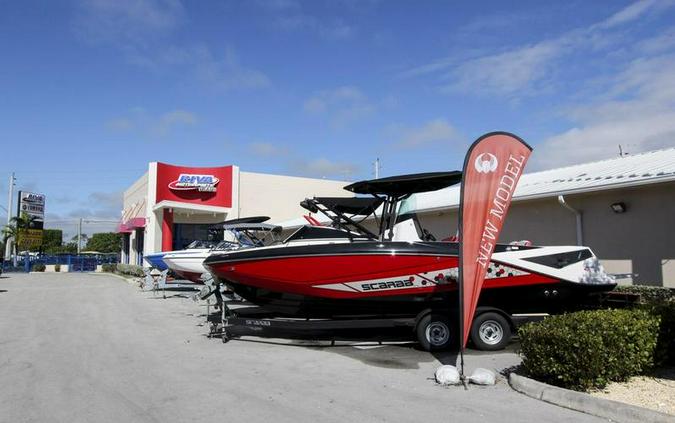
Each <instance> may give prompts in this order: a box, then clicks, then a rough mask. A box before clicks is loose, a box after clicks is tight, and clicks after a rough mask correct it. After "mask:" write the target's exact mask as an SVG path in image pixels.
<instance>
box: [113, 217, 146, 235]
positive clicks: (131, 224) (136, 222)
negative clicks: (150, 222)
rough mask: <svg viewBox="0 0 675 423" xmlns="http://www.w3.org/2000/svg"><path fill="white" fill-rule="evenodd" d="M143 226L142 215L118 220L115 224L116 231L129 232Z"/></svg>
mask: <svg viewBox="0 0 675 423" xmlns="http://www.w3.org/2000/svg"><path fill="white" fill-rule="evenodd" d="M137 228H145V218H144V217H132V218H131V219H129V220H127V221H126V222H120V224H119V225H118V226H117V232H119V233H131V232H133V231H134V229H137Z"/></svg>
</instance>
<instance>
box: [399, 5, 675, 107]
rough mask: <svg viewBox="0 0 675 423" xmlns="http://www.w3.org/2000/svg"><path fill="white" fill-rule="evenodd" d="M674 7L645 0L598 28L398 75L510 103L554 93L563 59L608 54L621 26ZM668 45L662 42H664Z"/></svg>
mask: <svg viewBox="0 0 675 423" xmlns="http://www.w3.org/2000/svg"><path fill="white" fill-rule="evenodd" d="M674 4H675V2H674V1H672V0H668V1H656V0H644V1H641V2H638V3H634V4H631V5H629V6H627V7H625V8H624V9H622V10H620V11H618V12H617V13H615V14H613V15H612V16H610V17H609V18H607V19H605V20H603V21H600V22H598V23H596V24H593V25H590V26H588V27H584V28H576V29H573V30H571V31H568V32H565V33H563V34H561V35H559V36H558V37H555V38H550V39H546V40H543V41H540V42H536V43H532V44H528V45H520V46H516V47H514V48H511V49H509V50H503V51H498V52H493V53H490V54H483V55H479V56H477V57H473V58H469V59H464V60H461V61H460V60H459V58H458V57H452V56H451V57H445V58H442V59H439V60H436V61H434V62H431V63H428V64H424V65H420V66H417V67H415V68H412V69H410V70H407V71H405V72H402V73H401V74H400V75H399V76H400V77H404V78H407V77H417V76H422V75H436V76H437V77H438V79H439V80H440V81H441V82H440V83H439V85H440V89H441V91H445V92H449V91H451V92H462V93H468V94H482V95H493V94H498V95H502V96H506V97H511V98H518V97H524V96H528V95H532V94H536V93H540V92H542V91H545V90H550V89H552V88H553V86H554V83H555V81H554V79H553V77H554V76H555V74H554V73H553V72H554V71H555V69H556V68H557V67H558V64H559V61H561V60H564V58H565V57H566V56H567V55H570V54H574V53H577V52H578V51H580V50H587V51H591V52H594V51H597V50H601V49H608V48H610V47H612V46H614V45H615V44H617V43H619V42H620V40H622V37H621V35H620V34H619V33H618V32H617V31H618V30H619V29H620V27H621V26H622V25H626V24H627V23H630V22H633V21H635V20H637V19H640V18H642V17H644V16H645V15H647V14H649V13H652V14H657V13H660V12H662V11H663V10H665V9H667V8H670V7H672V6H673V5H674ZM612 31H614V32H612ZM667 41H669V40H668V39H666V40H660V42H662V43H663V42H667ZM655 42H657V41H655ZM622 47H623V46H622ZM448 81H449V82H448Z"/></svg>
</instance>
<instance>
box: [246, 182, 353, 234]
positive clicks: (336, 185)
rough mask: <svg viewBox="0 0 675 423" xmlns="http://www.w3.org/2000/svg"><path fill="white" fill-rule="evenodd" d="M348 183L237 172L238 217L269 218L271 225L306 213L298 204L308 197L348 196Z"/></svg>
mask: <svg viewBox="0 0 675 423" xmlns="http://www.w3.org/2000/svg"><path fill="white" fill-rule="evenodd" d="M348 184H349V182H344V181H334V180H327V179H313V178H299V177H295V176H280V175H269V174H264V173H252V172H239V187H238V191H239V196H238V197H239V198H238V200H239V217H248V216H270V217H271V218H272V219H271V221H272V222H280V221H283V220H289V219H293V218H297V217H300V216H302V215H303V214H307V211H306V210H305V209H303V208H302V207H300V202H301V201H302V200H304V199H305V198H308V197H320V196H324V197H352V196H353V195H352V194H351V193H350V192H348V191H345V190H344V189H343V188H342V187H344V186H345V185H348Z"/></svg>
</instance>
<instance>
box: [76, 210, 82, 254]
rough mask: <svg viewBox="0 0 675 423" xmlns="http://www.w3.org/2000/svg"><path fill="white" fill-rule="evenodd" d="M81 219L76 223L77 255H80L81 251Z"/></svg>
mask: <svg viewBox="0 0 675 423" xmlns="http://www.w3.org/2000/svg"><path fill="white" fill-rule="evenodd" d="M81 245H82V218H80V220H79V221H78V223H77V255H78V256H79V255H80V250H81V249H82V247H81Z"/></svg>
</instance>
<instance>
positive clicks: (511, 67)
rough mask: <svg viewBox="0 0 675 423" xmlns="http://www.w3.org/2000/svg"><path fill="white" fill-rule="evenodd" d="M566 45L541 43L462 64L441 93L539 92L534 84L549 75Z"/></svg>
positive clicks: (555, 42)
mask: <svg viewBox="0 0 675 423" xmlns="http://www.w3.org/2000/svg"><path fill="white" fill-rule="evenodd" d="M565 46H566V42H565V40H557V41H545V42H541V43H538V44H534V45H531V46H525V47H521V48H518V49H515V50H510V51H507V52H504V53H499V54H495V55H491V56H484V57H480V58H477V59H474V60H469V61H466V62H465V63H463V64H461V65H459V66H458V67H456V69H455V70H453V71H452V72H451V74H450V75H449V76H447V78H448V79H450V80H452V82H451V83H450V84H447V85H444V86H443V87H442V90H443V91H460V92H465V93H466V92H471V93H478V94H491V93H497V94H501V95H517V96H520V95H522V94H523V93H522V91H523V90H530V91H534V90H537V91H538V90H540V89H543V86H537V85H535V84H536V83H538V82H540V81H542V80H543V79H545V77H546V76H547V75H549V74H550V71H551V66H552V61H553V59H555V58H556V57H558V56H559V55H560V54H561V50H562V49H563V48H564V47H565Z"/></svg>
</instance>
